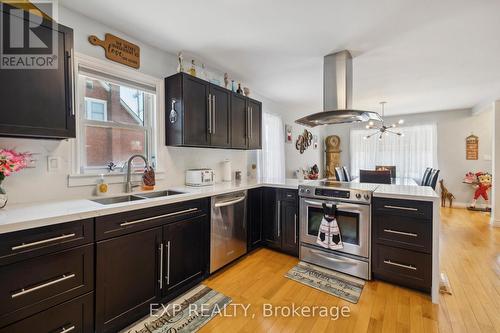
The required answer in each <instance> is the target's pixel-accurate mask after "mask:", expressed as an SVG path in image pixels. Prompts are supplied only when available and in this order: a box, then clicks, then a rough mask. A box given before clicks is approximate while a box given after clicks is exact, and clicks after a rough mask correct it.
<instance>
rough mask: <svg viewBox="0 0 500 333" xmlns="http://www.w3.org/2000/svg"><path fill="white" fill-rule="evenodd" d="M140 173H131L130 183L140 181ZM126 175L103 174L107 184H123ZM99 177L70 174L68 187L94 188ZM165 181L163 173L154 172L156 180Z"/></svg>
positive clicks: (122, 173) (119, 173) (123, 173)
mask: <svg viewBox="0 0 500 333" xmlns="http://www.w3.org/2000/svg"><path fill="white" fill-rule="evenodd" d="M142 175H143V173H142V172H133V173H132V181H133V182H139V181H141V180H142ZM126 177H127V174H126V173H125V172H113V173H106V174H104V179H105V180H106V182H107V183H108V184H125V178H126ZM100 179H101V176H100V175H99V174H87V175H82V174H72V175H68V187H80V186H95V185H96V184H97V183H98V182H99V180H100ZM161 179H165V172H164V171H156V180H161Z"/></svg>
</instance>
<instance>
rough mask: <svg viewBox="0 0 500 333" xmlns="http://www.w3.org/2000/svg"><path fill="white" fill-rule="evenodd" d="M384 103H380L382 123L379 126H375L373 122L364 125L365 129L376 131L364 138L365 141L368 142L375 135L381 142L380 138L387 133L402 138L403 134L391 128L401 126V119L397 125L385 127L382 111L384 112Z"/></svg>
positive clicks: (402, 121)
mask: <svg viewBox="0 0 500 333" xmlns="http://www.w3.org/2000/svg"><path fill="white" fill-rule="evenodd" d="M386 103H387V102H380V105H381V106H382V114H381V118H382V122H381V123H380V124H379V125H376V124H375V122H373V121H370V122H369V123H368V125H366V129H376V130H377V131H376V132H373V133H372V134H369V135H367V136H365V137H364V139H365V140H368V139H369V138H371V137H372V136H375V135H377V134H378V135H379V137H378V139H379V140H382V137H383V135H384V134H385V135H388V134H389V133H390V134H394V135H397V136H404V133H401V132H399V131H394V130H393V128H396V127H397V126H398V125H402V124H403V123H404V120H403V119H399V121H398V123H397V124H396V123H394V124H392V125H389V126H387V125H385V123H384V111H385V110H384V109H385V104H386Z"/></svg>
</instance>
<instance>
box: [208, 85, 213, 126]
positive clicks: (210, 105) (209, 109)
mask: <svg viewBox="0 0 500 333" xmlns="http://www.w3.org/2000/svg"><path fill="white" fill-rule="evenodd" d="M208 133H209V134H212V96H211V95H210V94H208Z"/></svg>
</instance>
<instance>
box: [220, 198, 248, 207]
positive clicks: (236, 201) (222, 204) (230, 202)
mask: <svg viewBox="0 0 500 333" xmlns="http://www.w3.org/2000/svg"><path fill="white" fill-rule="evenodd" d="M246 198H247V197H246V196H245V195H244V196H242V197H238V198H237V199H235V200H228V201H221V202H216V203H215V204H214V207H215V208H220V207H227V206H232V205H236V204H237V203H240V202H242V201H244V200H245V199H246Z"/></svg>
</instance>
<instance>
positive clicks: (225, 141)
mask: <svg viewBox="0 0 500 333" xmlns="http://www.w3.org/2000/svg"><path fill="white" fill-rule="evenodd" d="M165 90H166V102H165V105H166V108H167V109H166V120H165V121H166V135H167V137H166V144H167V146H187V147H215V148H229V147H230V145H231V143H230V131H229V130H230V91H229V90H227V89H224V88H222V87H219V86H216V85H213V84H211V83H209V82H207V81H204V80H201V79H199V78H196V77H193V76H191V75H188V74H186V73H178V74H175V75H173V76H170V77H168V78H166V79H165Z"/></svg>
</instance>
